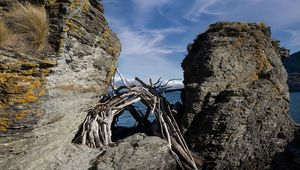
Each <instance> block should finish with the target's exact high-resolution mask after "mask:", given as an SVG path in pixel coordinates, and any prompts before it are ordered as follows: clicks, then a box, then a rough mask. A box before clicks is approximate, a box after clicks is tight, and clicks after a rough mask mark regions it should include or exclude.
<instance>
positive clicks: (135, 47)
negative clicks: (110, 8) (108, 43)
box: [109, 18, 185, 79]
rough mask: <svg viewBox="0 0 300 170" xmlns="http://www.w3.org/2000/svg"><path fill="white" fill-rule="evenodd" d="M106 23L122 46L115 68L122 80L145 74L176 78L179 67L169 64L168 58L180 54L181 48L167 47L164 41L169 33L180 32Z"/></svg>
mask: <svg viewBox="0 0 300 170" xmlns="http://www.w3.org/2000/svg"><path fill="white" fill-rule="evenodd" d="M109 21H110V25H111V26H112V27H113V28H115V29H114V31H115V32H116V33H117V35H118V37H119V39H120V40H121V43H122V52H121V57H120V64H119V69H120V71H121V72H122V73H123V74H124V75H125V76H126V77H128V78H132V77H134V76H139V77H144V76H145V74H146V75H147V77H152V78H154V79H157V78H158V77H160V76H163V77H174V78H176V76H177V75H178V72H179V71H180V65H175V64H172V62H170V61H172V59H170V58H169V56H168V55H170V54H174V53H176V52H182V51H184V50H185V49H184V48H185V47H184V48H183V49H182V47H181V46H176V45H175V46H172V45H168V44H167V43H165V40H166V39H167V38H168V36H170V35H171V34H177V33H182V32H184V30H183V29H181V28H164V29H142V28H140V29H137V28H135V29H134V28H133V27H131V26H129V25H126V24H124V23H122V21H120V20H117V19H116V18H109ZM175 57H176V56H175ZM174 70H176V72H174Z"/></svg>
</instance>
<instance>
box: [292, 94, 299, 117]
mask: <svg viewBox="0 0 300 170" xmlns="http://www.w3.org/2000/svg"><path fill="white" fill-rule="evenodd" d="M290 98H291V103H290V115H291V117H292V118H293V119H294V120H295V122H297V123H300V92H290Z"/></svg>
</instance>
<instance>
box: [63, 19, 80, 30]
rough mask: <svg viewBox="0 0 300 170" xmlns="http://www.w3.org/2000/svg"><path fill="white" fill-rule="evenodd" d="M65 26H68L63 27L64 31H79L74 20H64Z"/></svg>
mask: <svg viewBox="0 0 300 170" xmlns="http://www.w3.org/2000/svg"><path fill="white" fill-rule="evenodd" d="M65 23H66V26H67V27H68V28H65V31H66V30H67V31H69V30H70V31H72V32H78V31H79V26H78V25H76V24H74V22H73V21H72V20H66V22H65Z"/></svg>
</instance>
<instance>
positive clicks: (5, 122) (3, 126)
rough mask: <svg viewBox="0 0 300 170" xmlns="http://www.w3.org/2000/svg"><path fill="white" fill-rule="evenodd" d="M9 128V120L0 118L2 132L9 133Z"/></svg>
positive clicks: (0, 130)
mask: <svg viewBox="0 0 300 170" xmlns="http://www.w3.org/2000/svg"><path fill="white" fill-rule="evenodd" d="M8 126H9V119H8V118H5V117H0V132H5V131H7V128H8Z"/></svg>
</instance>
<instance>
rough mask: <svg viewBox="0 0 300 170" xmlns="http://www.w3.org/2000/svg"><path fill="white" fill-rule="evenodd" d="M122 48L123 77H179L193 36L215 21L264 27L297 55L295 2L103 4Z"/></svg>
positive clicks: (299, 1) (298, 2)
mask: <svg viewBox="0 0 300 170" xmlns="http://www.w3.org/2000/svg"><path fill="white" fill-rule="evenodd" d="M103 5H104V9H105V16H106V18H107V21H108V23H109V25H110V27H111V29H112V30H113V31H114V32H116V33H117V36H118V38H119V39H120V40H121V43H122V52H121V55H120V58H119V65H118V69H119V71H120V72H121V73H122V74H123V76H124V77H126V78H128V79H132V78H134V77H136V76H137V77H140V78H142V79H144V80H146V79H149V78H152V79H153V80H156V79H158V78H159V77H162V78H163V79H164V80H167V79H172V78H182V77H183V70H182V68H181V62H182V60H183V59H184V57H185V56H186V54H187V52H186V47H187V45H188V44H189V43H192V42H193V40H194V39H195V37H196V36H197V35H198V34H200V33H202V32H204V31H205V30H207V28H208V26H209V25H210V24H212V23H215V22H218V21H240V22H252V23H253V22H265V23H266V24H267V25H268V26H271V30H272V36H273V38H275V39H277V40H280V41H281V45H282V46H284V47H286V48H288V49H290V50H291V53H293V52H296V51H300V0H103Z"/></svg>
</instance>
